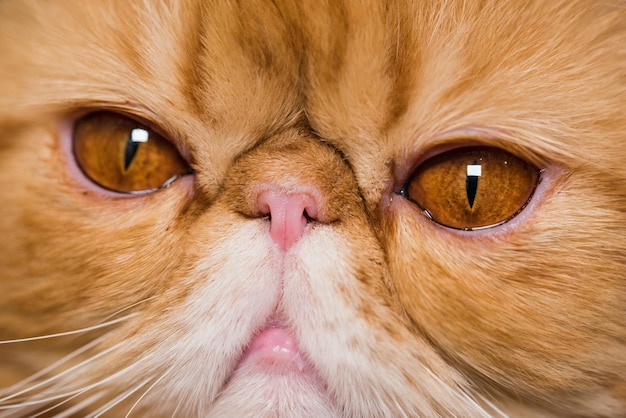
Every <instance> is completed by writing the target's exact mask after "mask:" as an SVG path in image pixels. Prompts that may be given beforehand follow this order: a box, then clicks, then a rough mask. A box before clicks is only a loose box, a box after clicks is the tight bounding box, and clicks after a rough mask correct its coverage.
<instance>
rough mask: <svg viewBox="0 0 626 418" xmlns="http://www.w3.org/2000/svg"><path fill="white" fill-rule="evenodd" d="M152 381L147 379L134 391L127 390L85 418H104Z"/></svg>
mask: <svg viewBox="0 0 626 418" xmlns="http://www.w3.org/2000/svg"><path fill="white" fill-rule="evenodd" d="M150 380H151V379H146V380H144V381H143V382H141V383H139V384H138V385H137V386H135V387H134V388H132V389H129V390H127V391H126V392H123V393H122V394H120V395H119V396H117V397H116V398H115V399H113V400H111V401H110V402H107V403H106V404H105V405H103V406H102V407H101V408H100V409H98V410H96V411H94V412H93V413H91V414H89V415H87V416H86V417H85V418H97V417H100V416H102V414H104V413H105V412H107V411H109V410H111V409H112V408H115V407H116V406H117V405H119V404H120V403H122V402H123V401H124V400H125V399H127V398H128V397H130V396H131V395H132V394H134V393H135V392H137V391H138V390H139V389H141V388H142V387H144V386H145V385H147V384H148V382H150Z"/></svg>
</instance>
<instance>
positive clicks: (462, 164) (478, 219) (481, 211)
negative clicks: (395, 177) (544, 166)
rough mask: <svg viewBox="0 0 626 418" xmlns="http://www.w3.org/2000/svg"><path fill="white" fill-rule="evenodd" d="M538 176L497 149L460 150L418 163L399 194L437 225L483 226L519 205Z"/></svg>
mask: <svg viewBox="0 0 626 418" xmlns="http://www.w3.org/2000/svg"><path fill="white" fill-rule="evenodd" d="M539 175H540V170H539V169H538V168H537V167H535V166H534V165H532V164H529V163H527V162H526V161H524V160H522V159H520V158H518V157H516V156H514V155H513V154H511V153H509V152H506V151H503V150H501V149H498V148H492V147H469V148H460V149H455V150H451V151H447V152H444V153H442V154H439V155H437V156H435V157H433V158H430V159H429V160H426V161H425V162H424V163H422V164H421V165H420V166H419V167H417V169H416V170H415V171H414V172H413V174H412V175H411V177H410V178H409V180H408V181H407V183H406V185H405V186H404V189H403V190H402V194H403V196H405V197H406V198H407V199H409V200H410V201H412V202H414V203H416V204H417V205H418V206H419V207H420V208H421V209H423V210H424V212H425V214H426V215H427V216H428V217H429V218H431V219H432V220H433V221H434V222H436V223H438V224H441V225H443V226H447V227H449V228H454V229H461V230H473V229H480V228H488V227H492V226H497V225H500V224H502V223H504V222H506V221H508V220H510V219H511V218H513V217H514V216H515V215H517V214H518V213H519V212H520V211H521V210H522V209H524V207H525V206H526V205H527V204H528V202H529V201H530V199H531V197H532V195H533V193H534V191H535V188H536V187H537V184H538V183H539Z"/></svg>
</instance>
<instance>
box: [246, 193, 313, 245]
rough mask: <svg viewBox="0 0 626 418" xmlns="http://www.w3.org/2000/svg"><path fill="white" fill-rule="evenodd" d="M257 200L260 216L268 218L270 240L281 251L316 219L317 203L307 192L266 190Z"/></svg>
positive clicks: (293, 241) (294, 241)
mask: <svg viewBox="0 0 626 418" xmlns="http://www.w3.org/2000/svg"><path fill="white" fill-rule="evenodd" d="M257 199H258V200H257V208H258V209H259V211H260V212H261V214H262V215H265V216H269V217H270V235H271V237H272V240H273V241H274V242H275V243H276V244H278V246H279V247H280V248H281V249H282V250H283V251H287V250H289V249H290V248H291V247H292V246H293V244H295V243H296V241H298V239H299V238H300V237H301V236H302V233H303V232H304V228H305V227H306V225H307V223H308V222H309V221H311V220H315V219H316V218H317V210H318V206H317V201H316V199H315V198H314V197H313V196H312V195H311V194H309V193H307V192H295V193H281V192H279V191H275V190H266V191H263V192H261V193H259V195H258V198H257Z"/></svg>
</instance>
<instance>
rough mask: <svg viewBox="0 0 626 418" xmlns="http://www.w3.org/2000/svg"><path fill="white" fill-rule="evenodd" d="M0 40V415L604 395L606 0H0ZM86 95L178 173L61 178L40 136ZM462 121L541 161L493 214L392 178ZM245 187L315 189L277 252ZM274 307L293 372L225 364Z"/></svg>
mask: <svg viewBox="0 0 626 418" xmlns="http://www.w3.org/2000/svg"><path fill="white" fill-rule="evenodd" d="M0 56H1V57H2V60H0V195H1V196H2V203H3V204H2V205H1V207H0V416H29V415H31V414H33V413H35V411H43V410H44V409H46V408H48V407H52V406H54V405H56V404H58V403H59V402H61V401H63V400H65V399H67V398H69V397H70V396H72V395H73V394H74V393H76V394H77V396H76V397H73V398H71V399H69V400H68V401H67V403H63V404H59V405H58V406H57V407H56V408H55V409H53V410H51V411H50V412H48V413H47V415H50V416H54V414H55V413H58V412H60V411H62V410H65V409H67V408H70V407H71V406H72V405H78V404H80V403H81V402H84V404H83V406H82V408H83V409H80V410H79V411H77V413H78V414H80V415H87V414H88V411H96V410H98V408H106V405H107V403H108V402H110V401H113V400H114V399H116V398H117V397H118V396H125V395H126V396H127V398H125V399H123V400H120V403H119V404H116V405H112V408H111V409H110V410H107V413H108V414H109V415H111V416H124V415H125V414H126V413H127V412H128V411H130V410H131V409H132V413H133V414H136V415H137V416H141V415H142V414H143V415H145V416H172V415H180V416H259V415H263V416H403V415H404V416H436V415H439V416H489V415H492V416H502V415H509V416H524V417H525V416H564V415H565V416H570V415H571V416H589V417H595V416H606V417H620V416H624V415H625V414H626V322H625V321H624V318H625V317H626V278H625V272H626V251H625V249H626V117H625V116H626V115H625V110H626V5H625V4H624V3H623V2H613V4H609V3H603V2H597V1H593V0H575V1H552V2H542V1H530V2H526V3H524V4H522V3H520V2H513V1H495V0H485V1H479V2H464V1H456V0H441V1H419V2H418V1H416V2H403V1H391V2H376V1H371V0H368V1H366V2H354V1H346V2H338V1H334V0H326V1H320V2H298V1H293V2H290V1H281V2H263V1H258V0H254V1H252V2H241V3H230V2H216V4H210V3H209V2H202V1H199V0H198V1H193V0H185V1H179V2H159V3H157V2H127V1H104V0H103V1H93V2H89V3H88V4H87V2H81V1H69V0H68V1H65V2H37V1H35V0H32V1H30V0H20V1H11V2H0ZM99 109H106V110H110V111H113V112H119V113H121V114H125V115H131V116H133V117H136V118H138V119H140V120H143V121H147V122H149V123H150V124H151V126H154V127H156V128H157V129H158V130H159V132H160V133H161V134H163V135H164V136H166V137H167V138H168V139H169V140H171V141H172V142H173V143H174V144H175V145H176V146H177V148H178V149H179V150H181V153H182V154H183V155H184V156H185V157H187V158H188V159H189V160H190V162H191V164H192V166H193V168H194V170H195V174H194V175H193V176H186V177H183V178H180V179H178V180H176V181H174V182H173V183H172V184H171V185H170V186H169V187H168V188H164V189H161V190H158V191H157V192H155V193H152V194H147V195H140V196H134V197H120V196H115V195H111V194H108V193H103V192H102V191H101V190H99V189H98V188H97V187H96V186H93V185H91V184H89V182H88V181H86V180H85V179H84V178H83V177H81V176H80V175H77V170H76V169H73V168H72V167H73V165H72V164H73V163H72V156H71V149H70V146H69V145H68V144H69V141H70V137H71V127H72V123H73V121H74V120H76V118H78V117H80V116H81V115H83V114H84V113H85V112H88V111H91V110H99ZM477 143H478V144H485V145H490V146H495V147H498V148H501V149H504V150H507V151H509V152H512V153H514V154H516V155H518V156H520V157H521V158H524V159H526V160H527V161H529V162H531V163H533V164H535V165H537V166H538V167H540V168H542V169H544V171H543V174H542V183H541V184H540V185H539V188H538V190H537V193H536V194H535V196H534V197H533V200H532V201H531V203H530V204H529V206H528V207H527V208H526V209H525V210H524V211H523V212H522V213H520V214H519V215H518V216H517V217H516V218H514V219H513V220H512V221H510V222H508V223H506V224H504V225H502V226H499V227H495V228H491V229H487V230H484V231H473V232H462V231H452V230H449V229H446V228H444V227H441V226H438V225H436V224H434V223H433V222H431V221H430V220H429V219H427V217H425V216H423V215H422V213H421V210H420V209H419V208H418V207H417V206H415V205H414V204H413V203H411V202H410V201H408V200H406V199H405V198H403V197H402V196H400V195H399V194H398V189H399V188H400V187H401V186H402V183H403V182H404V181H406V179H407V176H408V175H409V174H410V172H411V170H413V168H414V167H415V166H416V164H418V163H419V162H420V161H422V160H423V159H424V158H427V157H428V156H429V155H431V154H432V152H433V151H436V150H439V149H443V148H446V147H450V146H453V145H454V146H457V145H468V144H469V145H474V144H477ZM268 184H271V185H274V186H277V187H278V188H279V189H280V190H281V191H282V192H284V193H291V192H293V191H295V190H298V189H299V188H301V187H309V188H314V189H315V190H317V191H318V192H316V193H319V194H318V195H316V196H317V198H318V203H319V209H320V214H319V216H318V217H317V218H316V220H315V222H312V223H310V224H308V226H307V227H306V230H305V233H304V235H303V236H302V237H301V238H300V240H299V241H298V242H297V244H296V246H294V247H293V249H292V251H290V252H288V253H287V254H284V253H282V252H281V251H279V250H278V249H277V248H276V247H275V246H274V245H273V244H272V241H271V239H270V237H269V234H268V228H269V227H268V221H267V219H266V218H265V217H264V216H263V214H262V213H259V211H258V208H257V207H256V206H255V204H254V202H255V199H256V198H257V197H256V196H257V195H258V193H259V190H262V189H263V188H264V187H267V185H268ZM276 312H279V313H280V315H281V316H282V317H283V320H284V321H285V322H286V323H287V325H288V326H289V329H290V330H291V332H293V334H294V335H295V337H296V338H297V340H298V344H299V345H300V347H301V349H302V350H303V352H304V353H305V354H306V357H307V361H308V362H310V364H312V365H313V368H314V369H315V373H314V376H313V377H311V376H309V377H310V379H309V378H307V379H296V378H292V377H290V376H281V377H276V376H269V377H268V376H266V375H260V374H255V373H248V374H246V372H245V371H242V372H241V373H240V371H239V370H238V369H237V371H236V372H233V370H234V369H236V365H237V364H238V362H239V360H240V357H241V356H242V353H243V351H244V350H245V347H246V345H247V344H248V343H249V341H250V339H251V336H252V335H253V334H254V333H256V332H258V331H259V330H260V329H262V327H263V326H264V323H265V321H266V320H267V318H271V317H272V316H273V315H275V314H276ZM111 321H112V323H111V324H109V325H102V326H100V325H101V324H106V323H109V322H111ZM89 327H95V329H93V330H86V331H84V332H77V333H75V334H71V335H65V336H58V337H49V338H42V339H41V340H34V341H21V342H10V341H11V340H17V339H23V338H28V337H36V336H42V337H44V336H49V335H51V334H57V333H63V332H67V331H74V330H76V331H78V330H82V329H85V328H89ZM82 348H84V351H81V352H78V353H77V354H76V356H75V357H74V358H70V359H67V360H66V361H65V362H64V363H62V364H60V365H59V366H58V367H56V368H55V369H53V370H50V371H48V372H46V373H43V374H42V375H41V376H40V377H37V378H36V379H35V380H34V381H33V382H31V383H25V384H23V385H22V386H19V385H20V384H19V383H18V382H20V381H21V379H25V378H27V377H28V376H30V375H31V374H33V373H37V372H38V371H40V370H42V369H44V368H45V367H47V366H48V365H49V364H51V363H53V362H54V361H56V360H58V359H60V358H62V357H64V356H66V355H68V354H70V353H72V352H74V350H79V349H82ZM83 361H86V362H87V363H84V364H83V363H81V362H83ZM74 366H75V367H74ZM72 367H74V368H72ZM48 378H51V379H53V380H50V382H49V383H42V385H41V386H40V387H38V388H35V389H33V390H31V391H29V392H25V393H23V394H21V393H19V392H20V390H21V389H23V388H26V387H28V386H30V385H33V384H37V383H38V382H46V379H48ZM320 382H322V383H320ZM12 385H17V386H12ZM1 388H6V389H1ZM83 390H84V392H81V391H83ZM91 397H93V398H91ZM46 398H50V400H49V401H42V402H40V403H36V402H35V403H34V404H32V405H30V404H29V403H28V402H29V401H37V400H38V399H46ZM11 405H15V406H17V407H16V408H12V409H7V408H8V407H10V406H11ZM3 414H4V415H3Z"/></svg>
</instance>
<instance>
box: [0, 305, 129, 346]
mask: <svg viewBox="0 0 626 418" xmlns="http://www.w3.org/2000/svg"><path fill="white" fill-rule="evenodd" d="M135 315H137V314H136V313H131V314H129V315H126V316H123V317H121V318H117V319H114V320H112V321H108V322H104V323H102V324H98V325H93V326H91V327H86V328H81V329H77V330H73V331H66V332H60V333H58V334H48V335H40V336H38V337H28V338H20V339H17V340H4V341H0V345H2V344H15V343H24V342H28V341H37V340H45V339H48V338H58V337H66V336H68V335H75V334H83V333H85V332H89V331H93V330H96V329H100V328H105V327H108V326H110V325H114V324H118V323H120V322H123V321H125V320H127V319H129V318H132V317H133V316H135Z"/></svg>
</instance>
